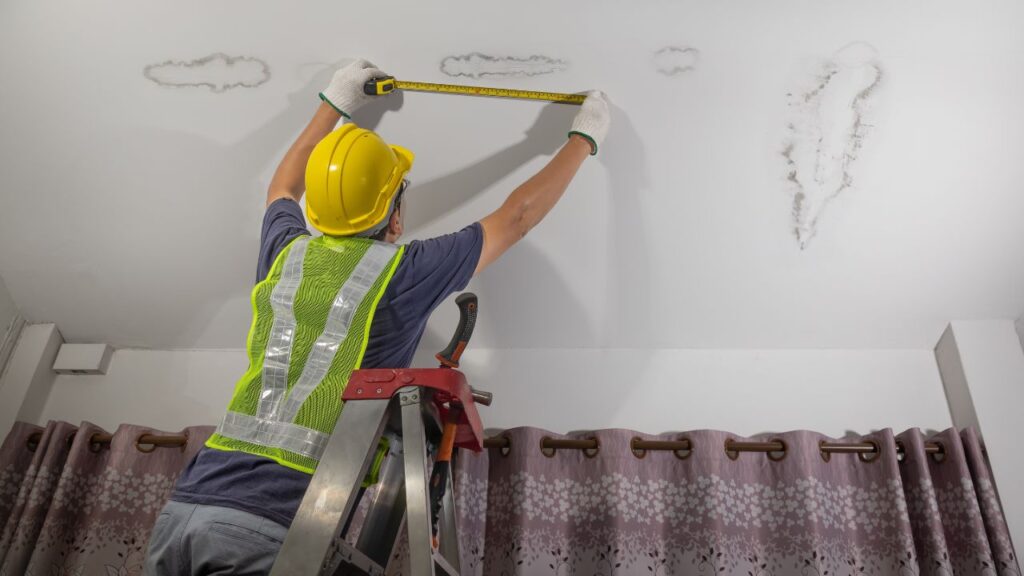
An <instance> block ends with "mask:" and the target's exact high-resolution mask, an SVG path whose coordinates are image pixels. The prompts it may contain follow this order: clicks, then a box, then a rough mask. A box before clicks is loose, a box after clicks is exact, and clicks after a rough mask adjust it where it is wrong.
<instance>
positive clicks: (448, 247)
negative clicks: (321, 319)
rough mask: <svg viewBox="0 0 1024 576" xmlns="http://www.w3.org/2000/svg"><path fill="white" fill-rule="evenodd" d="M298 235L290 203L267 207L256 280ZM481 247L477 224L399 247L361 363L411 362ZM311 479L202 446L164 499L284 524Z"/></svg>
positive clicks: (296, 212)
mask: <svg viewBox="0 0 1024 576" xmlns="http://www.w3.org/2000/svg"><path fill="white" fill-rule="evenodd" d="M302 234H309V230H308V229H307V228H306V220H305V218H304V217H303V214H302V208H301V207H300V206H299V204H298V203H297V202H294V201H292V200H288V199H280V200H277V201H275V202H274V203H272V204H271V205H270V206H268V207H267V212H266V214H265V215H264V217H263V233H262V235H261V237H260V238H261V239H260V259H259V264H258V265H257V267H256V271H257V272H256V282H260V281H262V280H263V279H264V278H265V277H266V276H267V274H268V273H269V272H270V268H271V266H272V265H273V263H274V259H276V258H277V255H278V254H279V253H280V252H281V250H282V249H283V248H284V247H285V246H287V245H288V243H289V242H291V241H292V240H294V239H295V238H296V237H298V236H300V235H302ZM482 247H483V229H482V228H481V227H480V224H473V225H471V226H467V227H466V228H464V229H462V230H461V231H459V232H456V233H455V234H449V235H447V236H440V237H438V238H432V239H430V240H424V241H413V242H410V243H409V244H408V246H406V249H405V255H404V256H403V257H402V260H401V261H400V262H399V264H398V269H397V270H395V274H394V276H393V277H392V279H391V283H390V284H388V287H387V289H386V290H385V291H384V295H383V296H382V297H381V299H380V303H378V304H377V311H376V313H375V315H374V317H373V323H372V324H371V325H370V339H369V342H368V343H367V347H366V354H365V355H364V356H363V363H362V367H363V368H406V367H408V366H409V365H410V363H412V357H413V354H414V353H415V352H416V347H417V346H418V345H419V342H420V338H421V337H422V336H423V330H424V329H425V328H426V324H427V319H428V318H429V317H430V313H431V312H433V311H434V308H436V307H437V306H438V305H439V304H440V303H441V302H443V301H444V299H445V298H447V297H448V296H449V295H451V294H452V293H453V292H458V291H460V290H463V289H465V287H466V284H468V283H469V279H470V278H472V276H473V272H474V270H476V265H477V261H479V259H480V250H481V248H482ZM229 385H231V383H227V382H226V383H225V386H229ZM310 478H311V476H310V475H309V474H305V473H303V472H299V471H298V470H292V469H291V468H287V467H285V466H281V465H280V464H278V463H277V462H274V461H273V460H270V459H268V458H262V457H260V456H254V455H252V454H246V453H245V452H226V451H223V450H214V449H211V448H203V449H202V450H200V451H199V453H198V454H197V455H196V457H195V459H193V460H192V463H191V464H189V466H188V468H186V469H185V471H184V472H183V473H182V475H181V478H180V479H179V480H178V485H177V487H176V488H175V490H174V492H173V493H172V494H171V500H175V501H178V502H185V503H190V504H207V505H213V506H226V507H228V508H236V509H238V510H243V511H245V512H250V513H252V514H256V515H258V516H262V517H264V518H269V519H271V520H273V521H275V522H277V523H279V524H282V525H284V526H289V525H291V522H292V519H293V518H294V517H295V512H296V511H297V510H298V508H299V503H300V502H301V501H302V496H303V495H304V494H305V493H306V488H307V487H308V486H309V480H310Z"/></svg>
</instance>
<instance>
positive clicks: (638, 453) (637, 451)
mask: <svg viewBox="0 0 1024 576" xmlns="http://www.w3.org/2000/svg"><path fill="white" fill-rule="evenodd" d="M639 440H643V438H641V437H639V436H633V438H632V439H631V440H630V441H629V451H630V452H632V453H633V456H634V457H636V458H638V459H641V460H642V459H643V458H645V457H646V456H647V450H644V449H643V448H636V447H635V446H636V443H637V441H639Z"/></svg>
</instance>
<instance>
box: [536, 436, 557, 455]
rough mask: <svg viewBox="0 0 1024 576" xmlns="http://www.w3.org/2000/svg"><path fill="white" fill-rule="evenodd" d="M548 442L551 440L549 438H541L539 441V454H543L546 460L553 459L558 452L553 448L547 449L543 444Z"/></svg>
mask: <svg viewBox="0 0 1024 576" xmlns="http://www.w3.org/2000/svg"><path fill="white" fill-rule="evenodd" d="M548 440H551V436H541V439H540V453H541V454H543V455H544V456H545V457H547V458H554V457H555V454H556V453H557V452H558V450H557V449H555V448H549V447H547V446H545V445H544V443H545V442H547V441H548Z"/></svg>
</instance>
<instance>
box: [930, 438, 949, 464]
mask: <svg viewBox="0 0 1024 576" xmlns="http://www.w3.org/2000/svg"><path fill="white" fill-rule="evenodd" d="M935 445H936V446H938V447H939V449H938V451H936V452H932V461H934V462H935V463H936V464H942V463H943V462H945V461H946V445H945V444H943V443H942V442H939V441H936V442H935Z"/></svg>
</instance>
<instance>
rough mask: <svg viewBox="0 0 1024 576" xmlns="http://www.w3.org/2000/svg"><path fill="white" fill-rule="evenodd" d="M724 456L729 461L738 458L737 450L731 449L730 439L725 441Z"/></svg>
mask: <svg viewBox="0 0 1024 576" xmlns="http://www.w3.org/2000/svg"><path fill="white" fill-rule="evenodd" d="M725 456H726V457H727V458H729V460H737V459H739V457H740V452H739V450H733V449H732V438H726V439H725Z"/></svg>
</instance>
